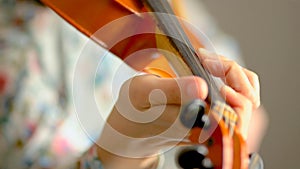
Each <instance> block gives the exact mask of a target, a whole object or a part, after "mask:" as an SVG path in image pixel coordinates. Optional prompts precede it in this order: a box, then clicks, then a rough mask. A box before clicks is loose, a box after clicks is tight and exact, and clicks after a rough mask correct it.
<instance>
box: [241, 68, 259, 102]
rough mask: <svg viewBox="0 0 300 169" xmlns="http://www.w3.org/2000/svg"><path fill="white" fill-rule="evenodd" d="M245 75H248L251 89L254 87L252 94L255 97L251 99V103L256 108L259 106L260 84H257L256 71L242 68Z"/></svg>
mask: <svg viewBox="0 0 300 169" xmlns="http://www.w3.org/2000/svg"><path fill="white" fill-rule="evenodd" d="M243 70H244V72H245V74H246V76H247V77H248V80H249V82H250V83H251V85H252V87H253V89H254V92H255V94H254V96H255V98H254V99H253V105H254V108H258V107H259V106H260V85H259V78H258V76H257V74H256V73H254V72H252V71H250V70H248V69H245V68H244V69H243Z"/></svg>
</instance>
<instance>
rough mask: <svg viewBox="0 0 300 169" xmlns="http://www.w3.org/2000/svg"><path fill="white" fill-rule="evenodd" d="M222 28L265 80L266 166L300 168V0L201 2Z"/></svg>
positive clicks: (210, 0) (263, 92)
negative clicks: (267, 123) (233, 39)
mask: <svg viewBox="0 0 300 169" xmlns="http://www.w3.org/2000/svg"><path fill="white" fill-rule="evenodd" d="M201 2H203V3H204V4H205V6H206V7H207V10H208V12H209V13H210V14H211V15H212V16H213V17H214V19H215V20H216V21H217V24H218V26H219V27H220V28H221V29H222V30H223V31H224V32H226V33H227V34H229V35H231V36H232V37H234V38H235V40H236V41H237V42H238V44H239V46H240V49H241V53H242V56H243V58H244V60H245V63H246V65H247V66H248V68H250V69H252V70H254V71H256V72H257V73H258V74H259V76H260V80H261V96H262V103H263V105H264V106H265V108H266V110H267V112H268V115H269V128H268V131H267V133H266V137H265V139H264V141H263V144H262V146H261V152H260V154H261V155H262V156H263V158H264V162H265V168H266V169H282V168H288V169H295V168H299V167H300V164H299V160H300V156H299V154H300V147H299V145H300V122H298V120H299V119H300V104H299V103H298V101H299V100H300V99H299V87H300V80H299V72H300V63H299V62H300V54H299V51H298V49H299V45H300V33H299V30H300V20H299V16H300V1H299V0H285V1H282V0H264V1H240V0H226V1H219V0H203V1H201Z"/></svg>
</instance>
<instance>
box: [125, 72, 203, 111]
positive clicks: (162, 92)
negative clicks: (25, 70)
mask: <svg viewBox="0 0 300 169" xmlns="http://www.w3.org/2000/svg"><path fill="white" fill-rule="evenodd" d="M124 86H125V87H123V91H124V89H126V88H127V90H129V92H123V91H122V92H121V94H122V93H123V95H124V93H129V96H130V100H131V102H132V103H133V105H135V106H137V107H140V108H149V107H151V106H153V105H165V104H182V103H185V102H187V101H189V100H191V99H194V98H199V99H202V100H204V99H205V98H206V97H207V94H208V89H207V84H206V82H205V81H204V80H203V79H202V78H200V77H194V76H190V77H183V78H159V77H157V76H154V75H142V76H137V77H134V78H133V79H131V80H129V81H128V82H126V84H125V85H124ZM121 90H122V89H121Z"/></svg>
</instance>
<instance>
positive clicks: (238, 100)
mask: <svg viewBox="0 0 300 169" xmlns="http://www.w3.org/2000/svg"><path fill="white" fill-rule="evenodd" d="M221 94H222V95H223V97H224V98H225V99H226V102H227V103H228V104H229V105H230V106H231V107H232V108H233V109H234V110H235V112H236V113H237V115H238V124H237V127H238V129H239V130H240V132H241V134H242V136H243V137H244V139H246V138H247V135H248V129H249V124H250V119H251V115H252V104H251V102H250V101H249V100H248V99H247V98H246V97H245V96H243V95H241V94H240V93H237V92H236V91H234V90H233V89H232V88H230V87H229V86H223V87H222V88H221Z"/></svg>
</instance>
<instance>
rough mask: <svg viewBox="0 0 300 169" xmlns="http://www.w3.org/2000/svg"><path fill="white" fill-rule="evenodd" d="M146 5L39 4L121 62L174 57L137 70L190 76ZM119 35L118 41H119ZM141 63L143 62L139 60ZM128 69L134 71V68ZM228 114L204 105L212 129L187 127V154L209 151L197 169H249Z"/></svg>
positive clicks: (137, 1) (53, 0)
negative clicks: (145, 52) (161, 52)
mask: <svg viewBox="0 0 300 169" xmlns="http://www.w3.org/2000/svg"><path fill="white" fill-rule="evenodd" d="M145 1H146V0H145ZM145 1H144V0H89V1H84V0H42V2H43V3H45V4H46V5H47V6H49V7H50V8H52V9H53V10H54V11H56V12H57V13H58V14H59V15H60V16H62V17H63V18H64V19H66V20H67V21H68V22H69V23H71V24H72V25H73V26H74V27H76V28H77V29H78V30H80V31H81V32H82V33H84V34H85V35H87V36H88V37H90V38H91V39H93V40H94V41H95V42H97V43H98V44H99V45H101V46H102V47H104V48H107V49H108V50H109V51H110V52H112V53H113V54H115V55H116V56H118V57H119V58H121V59H123V60H124V61H125V62H128V63H131V61H132V58H130V57H128V56H131V55H132V54H133V53H135V52H137V51H141V50H147V49H163V50H168V51H172V52H173V53H175V56H176V59H174V55H173V56H170V57H159V58H158V59H156V60H154V61H153V60H151V59H149V62H146V63H144V65H143V66H140V67H137V68H136V69H138V70H144V71H146V72H149V73H153V74H157V75H159V76H163V77H175V76H178V75H180V76H182V75H183V76H184V75H187V74H195V73H194V72H193V70H190V69H189V66H187V65H186V64H184V63H185V61H184V59H182V56H181V55H182V54H181V53H180V51H179V52H178V49H177V48H176V47H174V44H173V43H172V42H171V41H170V39H168V38H167V35H165V34H164V33H163V32H164V31H163V30H161V27H159V26H158V25H159V23H158V20H157V18H155V16H153V14H152V13H149V14H148V13H146V12H156V11H153V8H152V7H149V6H148V4H147V3H145ZM180 2H181V1H180V0H179V1H178V0H176V1H174V3H175V4H178V3H180ZM176 6H177V7H178V6H180V5H174V11H175V12H176V14H180V12H179V9H178V8H176ZM129 15H130V16H133V17H128V18H127V19H125V20H123V21H121V22H115V21H117V20H119V19H120V18H124V17H126V16H129ZM181 15H182V14H181ZM109 23H112V24H114V26H113V27H110V29H109V30H105V26H106V25H107V24H109ZM179 23H180V22H179ZM181 27H182V29H183V31H184V32H185V33H186V35H187V37H188V39H189V40H190V42H191V46H190V47H191V48H195V49H197V48H200V47H203V45H202V44H201V42H200V41H199V40H198V39H197V38H196V37H195V36H193V33H191V32H189V31H188V29H186V28H185V27H184V26H182V25H181ZM102 28H104V29H102ZM99 29H101V30H102V31H103V30H104V32H101V31H100V32H98V30H99ZM155 32H158V33H155ZM124 35H132V36H124ZM123 36H124V37H123ZM120 37H122V38H121V40H120ZM158 51H159V50H152V52H153V53H155V52H156V53H157V52H158ZM136 57H139V58H140V57H147V56H145V55H137V56H135V58H134V59H133V60H135V59H136ZM143 60H147V59H146V58H143ZM170 62H174V63H175V62H176V64H175V65H178V63H179V62H180V63H181V65H185V66H183V67H182V69H185V70H184V71H185V73H183V74H180V73H178V72H176V70H175V71H174V69H173V68H171V67H170V66H169V63H170ZM177 62H178V63H177ZM129 65H130V64H129ZM171 65H172V63H171ZM132 66H133V67H134V65H132ZM178 69H180V68H178ZM162 70H163V71H162ZM179 71H180V70H179ZM201 77H202V76H201ZM214 92H215V91H214ZM220 112H221V113H220ZM220 114H222V115H220ZM233 114H234V111H233V110H232V109H231V108H230V107H229V106H228V105H226V103H225V102H221V103H220V102H219V101H218V102H216V103H207V106H206V107H205V112H204V114H203V115H206V116H207V117H208V118H209V121H210V125H211V126H216V127H211V128H209V127H206V128H205V127H203V126H196V127H192V128H191V130H190V136H189V140H190V141H191V143H192V144H193V145H194V146H192V148H191V150H192V151H194V150H197V146H205V147H206V149H207V150H208V152H207V153H206V154H204V155H203V158H202V157H201V158H202V161H199V163H201V165H200V166H202V165H203V164H202V163H203V160H204V159H206V161H207V159H209V161H210V163H211V164H209V165H208V166H207V167H198V168H215V169H247V168H248V163H249V158H248V152H247V149H246V142H245V141H244V140H243V138H242V137H241V136H240V135H239V133H238V132H237V131H236V130H235V128H234V127H235V126H234V122H233V123H232V124H230V125H231V126H230V125H229V124H228V122H227V121H228V119H230V118H232V117H233V116H234V115H233ZM234 120H236V119H234ZM203 135H206V136H207V138H206V139H204V140H200V139H199V138H200V137H201V136H203ZM186 150H187V149H186ZM187 152H188V151H185V152H184V153H187Z"/></svg>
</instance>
